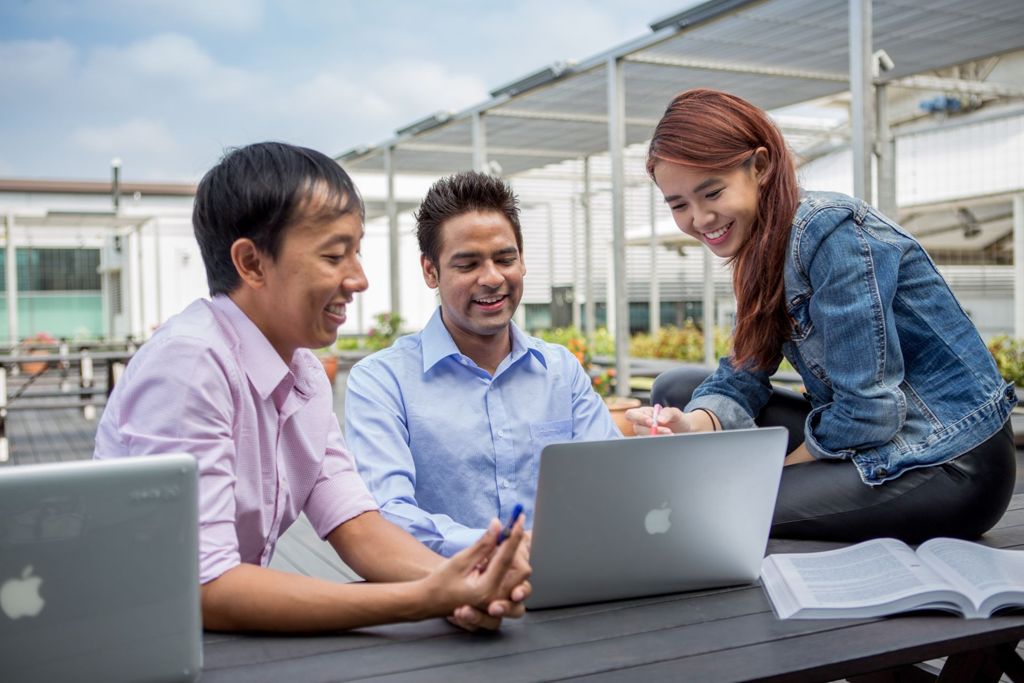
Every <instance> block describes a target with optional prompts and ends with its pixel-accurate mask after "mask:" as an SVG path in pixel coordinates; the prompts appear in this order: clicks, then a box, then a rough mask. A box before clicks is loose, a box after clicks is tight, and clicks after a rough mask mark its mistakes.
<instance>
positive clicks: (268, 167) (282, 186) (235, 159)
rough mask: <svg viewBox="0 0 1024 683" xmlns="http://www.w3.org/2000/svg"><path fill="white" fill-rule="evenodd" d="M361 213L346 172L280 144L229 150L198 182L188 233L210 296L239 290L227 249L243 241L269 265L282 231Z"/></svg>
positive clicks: (319, 157) (359, 200)
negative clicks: (195, 244) (266, 258)
mask: <svg viewBox="0 0 1024 683" xmlns="http://www.w3.org/2000/svg"><path fill="white" fill-rule="evenodd" d="M355 211H358V212H359V215H360V217H363V215H364V213H365V211H364V208H363V200H362V198H361V197H360V196H359V191H358V190H357V189H356V186H355V184H354V183H353V182H352V179H351V178H350V177H349V176H348V174H347V173H345V171H344V170H343V169H342V168H341V166H339V165H338V163H337V162H336V161H334V160H333V159H331V158H330V157H328V156H327V155H325V154H323V153H321V152H317V151H315V150H312V149H307V148H305V147H296V146H294V145H289V144H285V143H283V142H259V143H256V144H252V145H247V146H245V147H238V148H235V149H231V150H229V151H228V152H227V153H226V154H225V155H224V156H223V157H222V158H221V160H220V162H219V163H218V164H217V165H216V166H214V167H213V168H211V169H210V170H209V171H208V172H207V173H206V175H205V176H203V179H202V180H201V181H200V182H199V187H198V188H197V190H196V200H195V206H194V208H193V210H192V228H193V230H194V231H195V235H196V241H198V242H199V250H200V251H201V252H202V255H203V264H204V265H205V266H206V282H207V285H208V286H209V288H210V295H211V296H213V295H215V294H228V293H230V292H232V291H234V290H235V289H237V288H238V286H239V285H240V284H241V278H240V277H239V275H238V271H236V270H235V266H234V263H233V262H232V260H231V245H232V244H234V243H235V241H236V240H238V239H241V238H249V239H251V240H252V241H253V243H254V244H255V245H256V247H257V248H258V249H259V250H260V251H262V252H264V253H265V254H268V255H270V257H271V258H272V259H276V258H277V256H278V254H279V252H280V249H281V244H282V242H283V240H284V234H285V231H286V230H287V229H288V228H289V227H291V226H292V225H293V224H294V223H296V222H298V221H300V220H303V221H331V220H336V219H338V218H340V217H341V216H344V215H346V214H349V213H353V212H355Z"/></svg>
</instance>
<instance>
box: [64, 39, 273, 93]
mask: <svg viewBox="0 0 1024 683" xmlns="http://www.w3.org/2000/svg"><path fill="white" fill-rule="evenodd" d="M83 80H84V81H85V82H86V83H88V84H89V87H92V88H94V89H96V90H98V91H99V92H101V93H106V94H107V95H108V96H114V95H115V94H116V93H128V94H132V93H140V92H147V91H151V92H153V91H155V92H157V93H159V95H162V96H163V97H168V96H171V97H185V98H189V97H192V96H198V97H199V98H201V99H208V100H230V99H232V98H237V97H240V96H246V97H252V96H254V95H255V90H256V88H257V86H258V81H259V79H258V78H256V77H255V76H254V75H253V74H251V73H249V72H247V71H245V70H244V69H239V68H237V67H233V66H229V65H225V64H221V63H219V62H217V61H216V60H215V59H213V58H212V57H211V56H210V55H209V53H207V52H206V51H205V50H203V48H201V47H200V46H199V44H198V43H197V42H196V41H195V40H194V39H192V38H190V37H188V36H183V35H179V34H175V33H163V34H160V35H156V36H152V37H149V38H146V39H144V40H140V41H137V42H134V43H131V44H130V45H127V46H124V47H111V46H103V47H100V48H97V49H96V50H95V51H94V52H93V53H92V54H91V55H90V56H89V60H88V63H87V65H86V67H85V70H84V73H83Z"/></svg>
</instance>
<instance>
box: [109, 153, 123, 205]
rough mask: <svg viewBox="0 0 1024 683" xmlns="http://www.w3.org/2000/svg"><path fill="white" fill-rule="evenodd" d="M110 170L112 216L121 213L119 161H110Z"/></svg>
mask: <svg viewBox="0 0 1024 683" xmlns="http://www.w3.org/2000/svg"><path fill="white" fill-rule="evenodd" d="M110 170H111V173H112V176H113V177H112V178H111V181H110V198H111V200H113V204H114V215H117V214H118V213H120V211H121V160H120V159H116V158H115V159H111V160H110Z"/></svg>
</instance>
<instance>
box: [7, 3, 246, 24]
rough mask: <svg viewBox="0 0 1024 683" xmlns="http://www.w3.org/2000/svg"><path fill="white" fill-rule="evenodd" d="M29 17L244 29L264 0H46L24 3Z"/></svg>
mask: <svg viewBox="0 0 1024 683" xmlns="http://www.w3.org/2000/svg"><path fill="white" fill-rule="evenodd" d="M25 4H26V5H27V7H26V8H25V11H26V12H27V13H29V14H31V15H32V16H35V17H38V18H42V19H46V20H50V21H61V22H76V21H77V22H83V21H89V20H91V19H94V18H95V17H98V16H99V17H105V18H106V21H107V23H108V24H109V25H112V26H131V27H134V28H139V27H149V28H158V27H159V28H162V29H166V28H168V27H171V26H173V27H181V28H188V27H200V28H212V29H217V30H221V31H232V32H243V31H250V30H253V29H255V28H257V27H258V26H259V25H260V24H261V23H262V22H263V18H264V16H265V5H266V3H265V0H144V1H141V2H140V0H92V1H90V2H83V1H82V0H49V1H48V2H36V3H28V2H26V3H25Z"/></svg>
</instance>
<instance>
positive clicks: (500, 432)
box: [498, 429, 505, 439]
mask: <svg viewBox="0 0 1024 683" xmlns="http://www.w3.org/2000/svg"><path fill="white" fill-rule="evenodd" d="M498 436H500V437H501V438H503V439H504V438H505V430H504V429H499V430H498Z"/></svg>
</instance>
